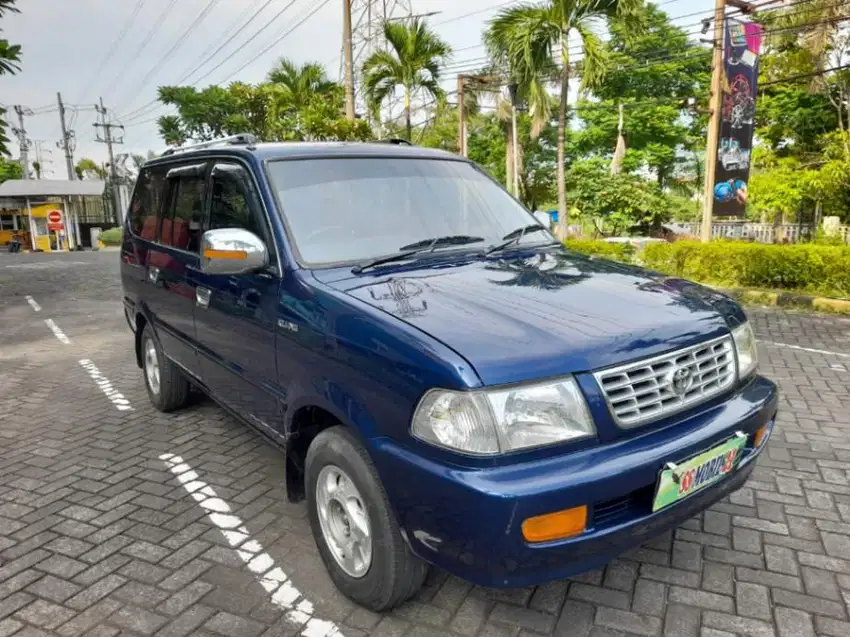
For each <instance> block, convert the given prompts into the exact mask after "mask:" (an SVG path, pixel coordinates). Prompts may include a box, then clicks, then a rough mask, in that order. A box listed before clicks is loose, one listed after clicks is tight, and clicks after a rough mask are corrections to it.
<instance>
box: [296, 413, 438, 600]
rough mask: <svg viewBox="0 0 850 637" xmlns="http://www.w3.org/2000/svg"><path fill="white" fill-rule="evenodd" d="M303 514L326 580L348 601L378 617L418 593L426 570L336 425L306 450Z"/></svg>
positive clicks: (353, 443)
mask: <svg viewBox="0 0 850 637" xmlns="http://www.w3.org/2000/svg"><path fill="white" fill-rule="evenodd" d="M306 485H307V509H308V513H309V516H310V526H311V528H312V530H313V537H314V538H315V540H316V545H317V546H318V548H319V553H320V555H321V556H322V561H323V562H324V563H325V567H326V568H327V570H328V572H329V573H330V576H331V579H333V581H334V583H335V584H336V585H337V588H339V589H340V590H341V591H342V592H343V593H344V594H345V595H346V596H347V597H349V598H350V599H351V600H353V601H354V602H356V603H358V604H360V605H361V606H364V607H366V608H368V609H369V610H372V611H376V612H380V611H383V610H387V609H389V608H393V607H394V606H398V605H399V604H401V603H402V602H404V601H406V600H407V599H409V598H410V597H411V596H412V595H413V594H414V593H416V591H418V590H419V589H420V588H421V586H422V583H423V582H424V581H425V576H426V574H427V572H428V566H427V564H425V562H423V561H422V560H420V559H419V558H418V557H416V556H415V555H413V553H411V552H410V549H409V548H408V546H407V544H406V543H405V541H404V539H403V538H402V536H401V532H400V530H399V528H398V524H396V522H395V519H394V517H393V514H392V511H391V510H390V506H389V503H388V502H387V496H386V493H385V492H384V488H383V486H382V485H381V482H380V479H379V478H378V474H377V472H376V471H375V467H374V465H373V464H372V461H371V459H370V458H369V456H368V454H367V453H366V450H365V449H364V448H363V447H362V445H360V443H359V442H358V441H357V439H356V438H355V437H354V436H353V435H352V434H351V432H349V431H348V430H347V429H345V428H344V427H342V426H338V427H332V428H330V429H326V430H325V431H323V432H321V433H320V434H319V435H318V436H316V438H315V439H314V440H313V442H312V444H311V445H310V448H309V450H308V451H307V462H306Z"/></svg>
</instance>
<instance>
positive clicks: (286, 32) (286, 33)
mask: <svg viewBox="0 0 850 637" xmlns="http://www.w3.org/2000/svg"><path fill="white" fill-rule="evenodd" d="M329 2H330V0H324V1H323V2H321V3H320V4H318V5H316V6H315V7H314V8H313V10H312V11H310V12H309V13H308V14H307V15H305V16H304V17H303V18H301V20H299V21H298V22H296V23H295V24H294V25H292V27H290V28H289V29H287V30H286V31H285V32H284V33H282V34H281V35H280V36H279V37H278V38H276V39H275V40H274V41H273V42H272V43H270V44H269V45H268V46H267V47H265V48H264V49H263V50H262V51H260V52H259V53H257V54H256V55H255V56H254V57H252V58H251V59H250V60H248V61H247V62H245V63H244V64H243V65H242V66H240V67H239V68H238V69H236V70H235V71H233V72H232V73H231V74H230V75H228V76H227V77H225V78H224V79H222V80H220V81H219V82H218V85H220V84H222V83H224V82H226V81H227V80H229V79H230V78H231V77H233V76H234V75H236V74H238V73H240V72H241V71H242V70H243V69H245V68H246V67H247V66H248V65H250V64H252V63H253V62H255V61H256V60H257V59H259V58H260V57H262V56H263V55H265V54H266V53H267V52H269V51H270V50H271V49H272V48H273V47H275V46H277V45H278V44H280V43H281V42H282V41H283V40H284V39H285V38H286V37H287V36H289V35H290V34H291V33H292V32H294V31H295V30H296V29H297V28H298V27H300V26H301V25H302V24H304V23H305V22H307V20H309V19H310V18H312V17H313V16H314V15H315V14H316V13H317V12H319V11H320V10H321V9H323V8H324V7H325V6H326V5H327V4H328V3H329ZM218 66H221V65H220V64H219V65H217V66H216V68H218ZM154 119H159V117H156V118H152V119H149V120H146V121H145V122H136V123H135V124H131V125H132V126H138V125H139V124H142V123H148V122H151V121H153V120H154Z"/></svg>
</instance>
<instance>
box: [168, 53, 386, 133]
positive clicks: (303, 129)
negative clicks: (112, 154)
mask: <svg viewBox="0 0 850 637" xmlns="http://www.w3.org/2000/svg"><path fill="white" fill-rule="evenodd" d="M268 77H269V81H267V82H261V83H259V84H246V83H244V82H234V83H232V84H230V85H229V86H227V87H220V86H209V87H207V88H204V89H196V88H194V87H191V86H161V87H159V99H160V101H161V102H163V103H164V104H168V105H171V106H174V107H175V108H176V109H177V114H176V115H166V116H163V117H160V118H159V121H158V124H159V132H160V135H161V136H162V137H163V139H164V140H165V142H166V143H167V144H169V145H177V146H179V145H182V144H184V143H186V142H187V141H189V140H199V141H207V140H212V139H216V138H219V137H223V136H225V135H235V134H238V133H251V134H252V135H254V136H256V137H257V138H258V139H260V140H263V141H283V140H359V139H368V138H369V137H371V130H370V128H369V125H368V124H367V123H366V122H364V121H362V120H357V121H355V122H348V121H346V120H345V119H344V118H343V115H342V113H343V100H344V92H343V89H342V86H340V85H339V84H337V83H336V82H331V81H330V80H328V79H327V78H326V77H325V75H324V72H323V71H321V68H320V67H318V66H317V65H315V64H306V65H304V66H301V67H298V66H296V65H295V64H293V63H292V62H290V61H288V60H286V59H284V58H282V59H281V60H279V61H278V63H277V64H276V65H275V67H274V68H272V70H271V71H270V72H269V74H268Z"/></svg>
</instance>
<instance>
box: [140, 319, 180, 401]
mask: <svg viewBox="0 0 850 637" xmlns="http://www.w3.org/2000/svg"><path fill="white" fill-rule="evenodd" d="M141 354H142V370H143V372H144V376H145V387H146V388H147V390H148V398H150V401H151V404H152V405H153V406H154V407H156V408H157V409H158V410H159V411H164V412H169V411H174V410H175V409H180V408H181V407H185V406H186V403H188V402H189V381H188V380H187V379H186V377H185V376H184V375H183V372H182V371H180V369H179V368H178V367H177V366H176V365H175V364H174V363H172V362H171V361H170V360H168V359H167V358H166V357H165V356H164V355H163V353H162V349H161V348H160V346H159V344H158V343H157V342H156V339H155V338H154V335H153V330H152V329H151V327H150V325H145V328H144V331H143V332H142V351H141Z"/></svg>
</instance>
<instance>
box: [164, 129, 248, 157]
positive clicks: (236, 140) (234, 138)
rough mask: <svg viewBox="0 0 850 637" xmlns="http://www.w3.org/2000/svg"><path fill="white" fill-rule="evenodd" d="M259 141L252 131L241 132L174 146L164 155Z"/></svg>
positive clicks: (245, 144)
mask: <svg viewBox="0 0 850 637" xmlns="http://www.w3.org/2000/svg"><path fill="white" fill-rule="evenodd" d="M256 143H257V138H256V137H254V136H253V135H252V134H251V133H239V134H238V135H229V136H228V137H220V138H219V139H213V140H211V141H208V142H200V143H198V144H189V145H188V146H174V147H172V148H167V149H166V150H165V151H163V153H162V156H163V157H166V156H168V155H173V154H175V153H182V152H185V151H187V150H200V149H201V148H211V147H213V146H223V145H227V144H229V145H233V146H236V145H244V146H253V145H254V144H256Z"/></svg>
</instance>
